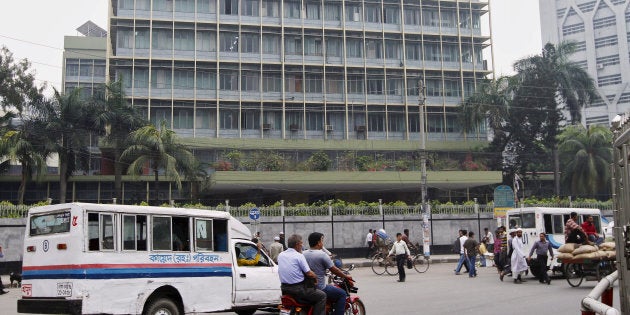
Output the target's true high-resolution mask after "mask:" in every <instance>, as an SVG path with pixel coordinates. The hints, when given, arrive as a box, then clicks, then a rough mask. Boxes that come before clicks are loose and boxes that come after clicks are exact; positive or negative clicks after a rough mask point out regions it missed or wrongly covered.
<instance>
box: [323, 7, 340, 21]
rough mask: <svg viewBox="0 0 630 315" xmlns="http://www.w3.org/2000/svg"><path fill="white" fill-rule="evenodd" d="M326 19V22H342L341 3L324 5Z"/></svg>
mask: <svg viewBox="0 0 630 315" xmlns="http://www.w3.org/2000/svg"><path fill="white" fill-rule="evenodd" d="M324 18H325V19H326V21H341V5H339V3H326V4H324Z"/></svg>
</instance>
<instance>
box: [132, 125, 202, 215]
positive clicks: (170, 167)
mask: <svg viewBox="0 0 630 315" xmlns="http://www.w3.org/2000/svg"><path fill="white" fill-rule="evenodd" d="M129 142H130V146H129V147H128V148H127V149H126V150H125V151H124V152H123V153H122V155H121V158H122V159H125V160H126V159H132V160H133V162H131V164H130V165H129V169H128V171H127V173H129V174H134V175H139V174H142V170H143V169H144V168H145V167H149V168H150V169H151V171H152V173H153V176H154V185H155V186H154V191H155V200H154V202H155V203H156V204H157V203H158V199H159V193H160V190H159V171H160V170H161V169H162V170H164V173H165V175H166V177H167V178H168V179H169V180H171V181H174V182H175V183H176V184H177V189H179V190H181V189H182V177H189V178H193V177H195V172H196V171H197V170H198V167H197V165H198V162H197V159H196V158H195V157H194V155H193V154H192V153H191V152H190V151H189V150H188V149H187V148H186V147H185V146H184V145H182V144H179V143H178V142H177V136H176V135H175V132H174V131H173V130H170V129H167V128H166V121H162V123H161V125H160V128H159V129H158V128H156V127H155V126H154V125H147V126H144V127H142V128H140V129H138V130H136V131H134V132H132V133H131V135H130V136H129ZM180 172H183V175H184V176H182V174H180Z"/></svg>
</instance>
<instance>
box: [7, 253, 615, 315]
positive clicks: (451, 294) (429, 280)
mask: <svg viewBox="0 0 630 315" xmlns="http://www.w3.org/2000/svg"><path fill="white" fill-rule="evenodd" d="M454 267H455V265H454V264H452V263H443V264H435V265H432V266H431V268H430V269H429V271H428V272H427V273H425V274H417V273H416V272H415V271H414V270H408V274H407V282H405V283H398V282H396V279H397V278H396V277H392V276H388V275H382V276H377V275H375V274H374V273H372V271H371V269H370V268H358V269H357V270H355V271H354V272H353V273H352V274H353V276H354V278H355V279H356V280H357V286H358V287H359V296H360V297H361V299H362V300H363V301H364V303H365V305H366V309H367V313H368V314H370V315H384V314H410V315H411V314H423V315H426V314H436V315H437V314H462V313H466V314H480V315H481V314H483V315H492V314H501V315H503V314H514V315H520V314H523V315H526V314H527V315H529V314H555V315H563V314H567V315H575V314H580V309H579V302H580V300H581V299H582V298H583V297H584V296H586V294H588V293H589V292H590V291H591V290H592V288H593V287H594V286H595V284H596V282H595V281H589V282H584V283H583V284H582V286H581V287H578V288H572V287H570V286H569V285H568V283H567V282H566V280H564V279H554V280H553V281H552V282H551V285H549V286H547V285H542V284H539V283H538V281H537V280H535V279H529V278H528V280H529V281H527V282H525V283H523V284H514V283H512V279H510V278H505V281H504V282H500V281H499V279H498V276H497V274H496V270H495V269H494V268H481V270H479V276H478V277H477V278H469V277H468V276H467V275H463V274H462V275H459V276H456V275H454V274H453V268H454ZM409 271H410V272H409ZM10 290H11V293H10V294H5V295H1V296H0V314H3V315H16V314H17V312H16V300H17V299H18V298H19V292H18V291H19V290H18V289H10ZM614 306H615V307H616V308H617V309H619V293H618V291H617V289H616V288H615V292H614ZM221 314H233V313H221ZM257 314H260V315H262V314H269V313H265V312H258V313H257Z"/></svg>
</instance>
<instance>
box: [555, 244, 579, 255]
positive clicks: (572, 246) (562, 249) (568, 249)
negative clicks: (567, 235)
mask: <svg viewBox="0 0 630 315" xmlns="http://www.w3.org/2000/svg"><path fill="white" fill-rule="evenodd" d="M578 247H580V245H579V244H575V243H566V244H564V245H562V246H560V248H558V251H559V252H561V253H568V254H571V253H573V251H574V250H575V249H576V248H578Z"/></svg>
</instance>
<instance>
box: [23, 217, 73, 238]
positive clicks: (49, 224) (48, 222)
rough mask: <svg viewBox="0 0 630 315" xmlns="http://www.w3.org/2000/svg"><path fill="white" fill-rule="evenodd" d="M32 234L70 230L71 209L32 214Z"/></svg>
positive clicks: (38, 234)
mask: <svg viewBox="0 0 630 315" xmlns="http://www.w3.org/2000/svg"><path fill="white" fill-rule="evenodd" d="M29 227H30V235H31V236H40V235H48V234H54V233H65V232H69V231H70V211H64V212H57V213H50V214H44V215H37V216H32V217H31V221H30V225H29Z"/></svg>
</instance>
